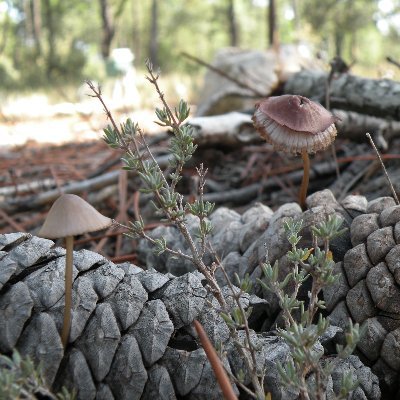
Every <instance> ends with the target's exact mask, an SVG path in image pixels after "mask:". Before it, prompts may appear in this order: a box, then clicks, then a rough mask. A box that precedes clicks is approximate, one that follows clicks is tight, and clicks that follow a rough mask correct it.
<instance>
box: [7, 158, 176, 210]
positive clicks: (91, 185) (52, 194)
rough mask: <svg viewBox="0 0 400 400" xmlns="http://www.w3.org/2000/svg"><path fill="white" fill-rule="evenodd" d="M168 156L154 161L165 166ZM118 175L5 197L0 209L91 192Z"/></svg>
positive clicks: (22, 207)
mask: <svg viewBox="0 0 400 400" xmlns="http://www.w3.org/2000/svg"><path fill="white" fill-rule="evenodd" d="M168 158H169V156H165V155H163V156H160V157H158V158H156V161H157V162H158V163H159V164H160V166H161V167H165V166H166V165H167V164H168ZM119 175H120V170H115V171H111V172H107V173H105V174H102V175H99V176H97V177H95V178H91V179H86V180H83V181H80V182H72V183H70V184H68V185H65V186H62V187H61V188H60V190H59V189H52V190H49V191H47V192H44V193H40V194H37V195H33V196H28V197H23V198H14V199H7V200H5V201H3V202H1V203H0V209H2V210H4V211H6V212H9V213H10V212H17V211H24V210H33V209H37V208H40V207H43V206H45V205H46V204H49V203H51V202H53V201H54V200H55V199H57V197H59V196H60V194H61V193H73V194H79V193H82V192H89V193H90V192H93V191H97V190H100V189H102V188H105V187H106V186H109V185H112V184H115V183H116V182H117V180H118V177H119Z"/></svg>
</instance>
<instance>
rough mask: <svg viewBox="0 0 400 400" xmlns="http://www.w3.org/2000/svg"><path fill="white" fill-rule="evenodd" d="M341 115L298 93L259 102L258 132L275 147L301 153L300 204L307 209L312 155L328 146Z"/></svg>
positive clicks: (256, 113) (257, 110)
mask: <svg viewBox="0 0 400 400" xmlns="http://www.w3.org/2000/svg"><path fill="white" fill-rule="evenodd" d="M336 120H337V118H336V117H335V116H334V115H333V114H331V113H330V112H329V111H328V110H326V109H325V108H324V107H322V106H321V105H320V104H318V103H315V102H313V101H311V100H310V99H308V98H306V97H303V96H298V95H283V96H275V97H269V98H268V99H265V100H262V101H261V102H260V103H258V104H256V110H255V112H254V115H253V122H254V126H255V127H256V129H257V131H258V133H259V134H260V135H261V136H262V137H263V138H264V139H265V140H266V141H267V142H268V143H270V144H272V145H273V147H274V149H276V150H281V151H284V152H286V153H292V154H299V153H300V154H301V156H302V158H303V169H304V173H303V180H302V182H301V187H300V193H299V204H300V206H301V207H302V208H303V209H304V208H305V204H306V195H307V189H308V182H309V174H310V159H309V156H308V154H310V153H315V152H317V151H319V150H323V149H325V148H326V147H328V146H329V145H330V144H331V143H332V142H333V141H334V139H335V136H336V127H335V121H336Z"/></svg>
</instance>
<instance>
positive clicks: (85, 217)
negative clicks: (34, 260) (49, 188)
mask: <svg viewBox="0 0 400 400" xmlns="http://www.w3.org/2000/svg"><path fill="white" fill-rule="evenodd" d="M111 224H112V219H110V218H108V217H105V216H104V215H102V214H100V213H99V212H98V211H97V210H96V209H95V208H93V207H92V206H91V205H90V204H89V203H87V202H86V201H85V200H83V199H82V198H81V197H79V196H77V195H75V194H63V195H62V196H60V197H59V198H58V199H57V200H56V201H55V202H54V204H53V205H52V207H51V208H50V211H49V213H48V214H47V217H46V220H45V221H44V224H43V226H42V229H41V230H40V231H39V234H38V235H39V236H41V237H44V238H47V239H56V238H62V237H66V236H75V235H81V234H83V233H87V232H94V231H98V230H100V229H104V228H107V227H108V226H110V225H111Z"/></svg>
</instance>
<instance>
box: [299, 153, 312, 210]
mask: <svg viewBox="0 0 400 400" xmlns="http://www.w3.org/2000/svg"><path fill="white" fill-rule="evenodd" d="M301 158H302V159H303V179H302V181H301V186H300V193H299V204H300V207H301V208H302V209H303V210H305V208H306V197H307V190H308V182H309V180H310V158H309V156H308V153H307V150H302V152H301Z"/></svg>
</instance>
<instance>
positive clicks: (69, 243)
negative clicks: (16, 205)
mask: <svg viewBox="0 0 400 400" xmlns="http://www.w3.org/2000/svg"><path fill="white" fill-rule="evenodd" d="M111 224H112V219H110V218H107V217H105V216H104V215H102V214H100V213H99V212H98V211H97V210H95V209H94V208H93V207H92V206H91V205H90V204H89V203H87V202H86V201H85V200H83V199H82V198H81V197H79V196H76V195H75V194H63V195H62V196H60V197H59V198H58V199H57V200H56V201H55V202H54V204H53V205H52V207H51V208H50V211H49V213H48V214H47V217H46V220H45V221H44V224H43V226H42V229H41V230H40V231H39V236H41V237H44V238H47V239H58V238H65V247H66V256H65V309H64V321H63V327H62V333H61V340H62V343H63V346H64V348H65V347H66V346H67V343H68V336H69V331H70V327H71V308H72V265H73V247H74V236H76V235H81V234H83V233H87V232H94V231H98V230H100V229H104V228H107V227H108V226H110V225H111Z"/></svg>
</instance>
